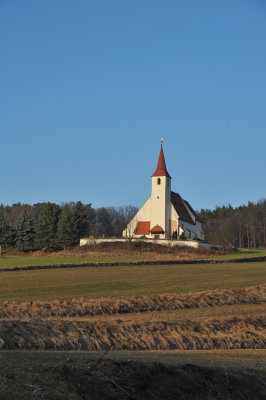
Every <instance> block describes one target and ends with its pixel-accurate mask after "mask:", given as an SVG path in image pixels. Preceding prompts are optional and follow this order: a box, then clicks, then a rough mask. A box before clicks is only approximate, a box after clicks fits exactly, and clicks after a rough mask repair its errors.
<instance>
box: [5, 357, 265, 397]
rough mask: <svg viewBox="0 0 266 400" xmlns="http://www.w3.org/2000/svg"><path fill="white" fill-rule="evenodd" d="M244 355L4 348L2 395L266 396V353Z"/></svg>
mask: <svg viewBox="0 0 266 400" xmlns="http://www.w3.org/2000/svg"><path fill="white" fill-rule="evenodd" d="M241 354H242V355H243V352H242V353H241ZM242 355H241V356H239V354H237V352H230V355H229V354H227V353H223V352H217V353H216V354H215V353H214V352H211V353H207V352H200V353H195V352H193V353H190V352H186V353H182V352H175V353H173V352H171V355H169V354H167V353H160V354H159V353H157V354H153V353H147V352H145V353H144V354H140V353H138V355H137V356H136V353H111V354H107V355H106V356H104V354H103V353H102V354H99V353H97V354H95V353H76V352H68V353H58V352H56V353H55V352H52V353H51V352H41V353H40V352H1V353H0V363H1V375H0V399H1V400H11V399H12V400H33V399H34V400H35V399H43V400H63V399H64V400H67V399H68V400H103V399H107V400H127V399H128V400H130V399H131V400H132V399H133V400H144V399H145V400H162V399H163V400H176V399H187V400H205V399H206V400H219V399H220V400H222V399H223V400H224V399H231V400H240V399H241V400H264V398H265V397H264V396H265V393H266V384H265V378H266V375H265V370H264V371H263V369H262V368H261V366H262V364H263V363H264V361H263V360H265V357H264V356H265V354H264V355H263V354H262V352H261V351H259V352H254V351H252V352H249V351H246V352H245V356H244V358H243V356H242ZM228 357H229V359H228ZM254 357H255V358H256V360H257V362H254ZM262 359H263V360H262ZM211 360H215V361H214V362H213V363H212V362H211ZM229 360H230V363H229ZM191 363H193V364H194V365H192V364H191ZM225 365H226V369H225V368H224V366H225Z"/></svg>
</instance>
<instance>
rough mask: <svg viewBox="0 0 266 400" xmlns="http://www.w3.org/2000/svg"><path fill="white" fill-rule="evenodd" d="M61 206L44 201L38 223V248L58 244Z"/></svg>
mask: <svg viewBox="0 0 266 400" xmlns="http://www.w3.org/2000/svg"><path fill="white" fill-rule="evenodd" d="M59 215H60V207H59V206H58V205H57V204H54V203H44V204H43V205H42V209H41V211H40V214H39V218H38V221H37V224H36V246H37V247H38V248H43V247H48V248H51V247H54V246H56V245H57V237H56V232H57V223H58V219H59Z"/></svg>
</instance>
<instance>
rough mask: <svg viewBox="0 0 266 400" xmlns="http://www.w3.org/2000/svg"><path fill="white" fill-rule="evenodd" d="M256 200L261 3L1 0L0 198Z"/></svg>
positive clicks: (205, 204) (262, 96)
mask: <svg viewBox="0 0 266 400" xmlns="http://www.w3.org/2000/svg"><path fill="white" fill-rule="evenodd" d="M161 136H162V137H164V138H165V143H164V151H165V158H166V163H167V168H168V171H169V172H170V174H171V176H172V178H173V179H172V189H173V190H174V191H178V192H179V193H180V194H181V196H183V197H184V198H185V199H187V200H188V201H189V202H190V203H191V205H192V206H193V207H194V208H195V209H200V208H214V207H215V206H216V205H223V204H229V203H230V204H232V205H233V206H237V205H240V204H245V203H247V202H248V201H249V200H250V201H258V200H259V199H261V198H265V197H266V185H265V183H266V179H265V170H266V167H265V166H266V160H265V159H266V157H265V153H266V1H265V0H201V1H199V0H182V1H181V0H134V1H133V0H97V1H94V0H44V1H37V0H0V182H1V188H0V203H3V204H12V203H15V202H22V203H31V204H33V203H36V202H43V201H53V202H57V203H61V202H67V201H77V200H81V201H83V202H85V203H88V202H90V203H92V206H93V207H100V206H119V205H129V204H131V205H135V206H140V205H141V204H142V203H143V202H144V201H145V200H146V198H147V197H148V196H149V194H150V188H151V180H150V177H151V174H152V173H153V172H154V170H155V168H156V163H157V158H158V154H159V147H160V137H161Z"/></svg>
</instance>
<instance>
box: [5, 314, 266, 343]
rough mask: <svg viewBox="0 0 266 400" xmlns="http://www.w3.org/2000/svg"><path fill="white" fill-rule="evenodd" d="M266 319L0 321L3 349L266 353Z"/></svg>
mask: <svg viewBox="0 0 266 400" xmlns="http://www.w3.org/2000/svg"><path fill="white" fill-rule="evenodd" d="M265 327H266V320H265V319H263V318H256V319H249V318H245V319H240V318H232V319H225V320H223V321H221V320H213V319H210V320H204V321H200V322H198V321H178V322H165V321H162V322H150V321H149V322H139V323H136V322H131V321H130V322H123V321H119V320H117V321H114V322H112V323H111V322H110V323H107V322H87V321H71V322H70V321H47V320H46V321H40V320H39V321H36V320H31V321H0V337H1V347H2V349H9V350H10V349H27V350H33V349H34V350H38V349H39V350H47V349H50V350H51V349H53V350H106V349H108V348H109V347H112V349H115V350H164V349H165V350H167V349H183V350H186V349H187V350H192V349H195V350H196V349H197V350H210V349H241V348H242V349H249V348H252V349H263V348H265V346H266V333H265Z"/></svg>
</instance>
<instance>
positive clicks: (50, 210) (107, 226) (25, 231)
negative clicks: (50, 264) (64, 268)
mask: <svg viewBox="0 0 266 400" xmlns="http://www.w3.org/2000/svg"><path fill="white" fill-rule="evenodd" d="M136 211H137V209H136V208H135V207H132V206H126V207H102V208H97V209H93V208H92V206H91V204H83V203H82V202H80V201H78V202H71V203H64V204H61V205H58V204H55V203H50V202H47V203H37V204H34V205H29V204H20V203H17V204H13V205H11V206H4V205H0V245H1V246H2V249H3V248H11V247H16V248H17V249H19V250H22V251H25V250H37V249H42V248H45V247H47V248H64V249H66V248H69V247H71V246H74V245H77V244H78V243H79V239H80V238H81V237H89V236H93V237H121V234H122V231H123V229H125V227H126V225H127V224H128V222H129V221H130V220H131V218H132V217H133V216H134V215H135V213H136Z"/></svg>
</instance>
